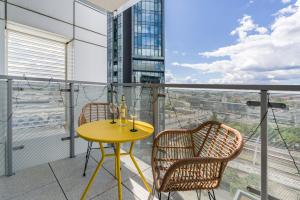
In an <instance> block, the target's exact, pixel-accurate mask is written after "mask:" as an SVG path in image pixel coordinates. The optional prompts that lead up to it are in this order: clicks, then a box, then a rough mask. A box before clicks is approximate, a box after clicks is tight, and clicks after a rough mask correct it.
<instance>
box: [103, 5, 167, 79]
mask: <svg viewBox="0 0 300 200" xmlns="http://www.w3.org/2000/svg"><path fill="white" fill-rule="evenodd" d="M109 24H110V27H108V29H109V31H110V34H109V40H108V43H109V44H108V47H109V48H108V54H109V56H108V64H109V69H108V81H109V82H114V83H164V80H165V58H164V0H141V1H139V2H138V3H137V4H135V5H134V6H132V7H131V8H129V9H127V10H125V11H124V12H123V13H121V14H119V15H118V16H115V17H112V18H110V22H109Z"/></svg>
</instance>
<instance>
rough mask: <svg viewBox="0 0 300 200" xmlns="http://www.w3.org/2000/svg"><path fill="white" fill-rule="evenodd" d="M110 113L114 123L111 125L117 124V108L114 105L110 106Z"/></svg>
mask: <svg viewBox="0 0 300 200" xmlns="http://www.w3.org/2000/svg"><path fill="white" fill-rule="evenodd" d="M109 111H110V112H111V113H112V121H111V122H110V123H111V124H115V123H116V121H115V114H116V106H115V105H114V104H113V103H110V104H109Z"/></svg>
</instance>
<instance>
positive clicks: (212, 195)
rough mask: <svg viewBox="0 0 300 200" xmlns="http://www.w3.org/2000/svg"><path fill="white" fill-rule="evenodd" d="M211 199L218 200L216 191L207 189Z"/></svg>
mask: <svg viewBox="0 0 300 200" xmlns="http://www.w3.org/2000/svg"><path fill="white" fill-rule="evenodd" d="M207 193H208V197H209V200H217V199H216V196H215V191H214V190H213V189H212V190H211V191H209V190H207Z"/></svg>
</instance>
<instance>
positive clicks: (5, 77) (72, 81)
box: [0, 75, 109, 85]
mask: <svg viewBox="0 0 300 200" xmlns="http://www.w3.org/2000/svg"><path fill="white" fill-rule="evenodd" d="M1 79H2V80H3V79H4V80H8V79H10V80H25V81H42V82H43V81H44V82H58V83H75V84H76V83H77V84H89V85H109V83H101V82H93V81H76V80H64V79H53V78H37V77H27V76H8V75H0V80H1Z"/></svg>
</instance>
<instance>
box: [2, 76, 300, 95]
mask: <svg viewBox="0 0 300 200" xmlns="http://www.w3.org/2000/svg"><path fill="white" fill-rule="evenodd" d="M1 79H6V80H7V79H11V80H28V81H46V82H49V81H51V82H61V83H75V84H76V83H77V84H90V85H110V84H112V85H113V86H124V87H138V86H143V87H150V88H166V87H169V88H190V89H214V90H218V89H219V90H220V89H223V90H264V91H268V90H273V91H300V85H248V84H178V83H160V84H153V83H103V82H93V81H76V80H64V79H52V78H37V77H25V76H9V75H0V80H1Z"/></svg>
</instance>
